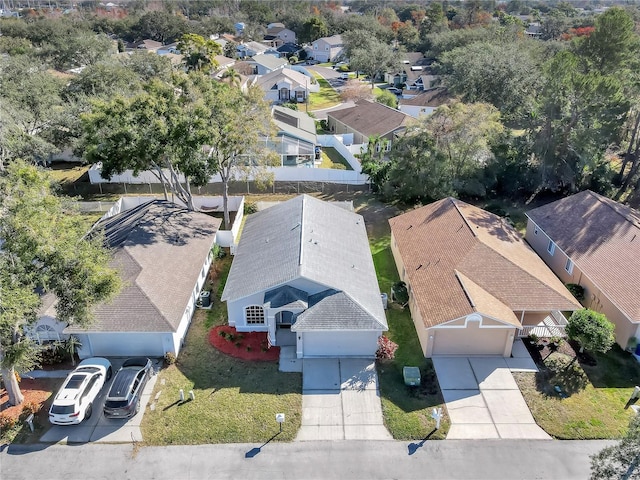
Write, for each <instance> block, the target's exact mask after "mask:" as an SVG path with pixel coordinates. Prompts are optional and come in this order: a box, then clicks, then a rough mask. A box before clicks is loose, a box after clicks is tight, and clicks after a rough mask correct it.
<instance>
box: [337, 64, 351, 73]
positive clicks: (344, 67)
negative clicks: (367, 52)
mask: <svg viewBox="0 0 640 480" xmlns="http://www.w3.org/2000/svg"><path fill="white" fill-rule="evenodd" d="M338 71H340V72H350V71H351V69H350V68H349V65H340V66H339V67H338Z"/></svg>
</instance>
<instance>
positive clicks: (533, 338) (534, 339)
mask: <svg viewBox="0 0 640 480" xmlns="http://www.w3.org/2000/svg"><path fill="white" fill-rule="evenodd" d="M538 340H540V337H538V335H536V334H535V333H530V334H529V341H530V342H531V343H538Z"/></svg>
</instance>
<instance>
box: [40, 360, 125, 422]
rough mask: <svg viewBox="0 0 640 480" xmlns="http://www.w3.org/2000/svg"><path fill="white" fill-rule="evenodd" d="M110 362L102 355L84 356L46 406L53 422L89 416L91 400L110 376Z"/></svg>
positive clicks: (76, 419)
mask: <svg viewBox="0 0 640 480" xmlns="http://www.w3.org/2000/svg"><path fill="white" fill-rule="evenodd" d="M112 372H113V370H112V368H111V362H109V360H107V359H106V358H100V357H93V358H87V359H86V360H83V361H82V362H80V363H79V364H78V368H76V369H75V370H74V371H73V372H71V373H70V374H69V375H68V376H67V378H66V379H65V381H64V383H63V384H62V387H61V388H60V390H59V391H58V393H57V394H56V396H55V398H54V400H53V403H52V404H51V408H50V409H49V421H50V422H51V423H53V424H55V425H74V424H78V423H80V422H82V421H83V420H84V419H85V418H89V417H90V416H91V412H92V411H93V401H94V400H95V398H96V397H97V396H98V394H99V393H100V390H102V387H103V386H104V383H105V382H106V381H108V380H109V379H110V378H111V374H112Z"/></svg>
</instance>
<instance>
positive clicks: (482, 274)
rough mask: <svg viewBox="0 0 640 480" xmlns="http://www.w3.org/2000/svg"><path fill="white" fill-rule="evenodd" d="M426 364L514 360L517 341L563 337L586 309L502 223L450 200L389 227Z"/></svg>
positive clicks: (405, 216)
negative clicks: (442, 358)
mask: <svg viewBox="0 0 640 480" xmlns="http://www.w3.org/2000/svg"><path fill="white" fill-rule="evenodd" d="M389 223H390V225H391V251H392V252H393V257H394V259H395V262H396V267H397V269H398V273H399V275H400V278H401V280H402V281H404V282H405V283H406V285H407V289H408V292H409V309H410V310H411V316H412V318H413V322H414V324H415V327H416V331H417V333H418V337H419V339H420V344H421V346H422V349H423V351H424V353H425V356H427V357H431V356H433V355H503V356H505V357H507V356H510V355H511V348H512V346H513V341H514V338H516V337H518V336H526V335H528V334H529V333H530V332H531V331H533V332H534V333H536V334H543V335H544V334H546V335H549V336H551V335H560V334H562V332H563V329H564V327H563V325H564V324H566V319H565V318H564V317H563V316H562V314H561V313H560V312H561V311H572V310H578V309H580V308H581V306H580V304H579V303H578V302H577V301H576V299H575V298H573V296H572V295H571V294H570V293H569V291H568V290H567V289H566V287H565V286H564V285H563V283H562V282H561V281H560V280H559V279H558V278H557V277H556V276H555V274H554V273H553V272H552V271H551V270H550V269H549V268H548V267H547V266H546V265H545V264H544V262H543V261H541V259H540V258H539V257H538V255H536V253H535V252H534V251H533V250H532V249H531V248H530V247H529V246H528V245H527V244H526V243H525V242H524V240H523V239H522V238H521V237H520V235H519V234H518V232H516V230H515V229H514V228H513V227H512V226H511V225H510V224H509V223H508V222H507V221H506V220H505V219H502V218H500V217H498V216H496V215H494V214H492V213H489V212H487V211H485V210H482V209H480V208H477V207H474V206H472V205H469V204H467V203H464V202H462V201H460V200H456V199H453V198H445V199H443V200H440V201H438V202H435V203H432V204H429V205H426V206H424V207H421V208H418V209H416V210H412V211H410V212H407V213H404V214H402V215H399V216H397V217H394V218H392V219H390V220H389Z"/></svg>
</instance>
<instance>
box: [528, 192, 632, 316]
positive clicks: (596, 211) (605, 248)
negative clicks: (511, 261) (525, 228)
mask: <svg viewBox="0 0 640 480" xmlns="http://www.w3.org/2000/svg"><path fill="white" fill-rule="evenodd" d="M527 216H528V217H529V218H530V219H531V220H532V221H533V222H534V223H535V224H536V225H538V227H540V229H542V231H544V233H545V234H546V235H547V236H548V237H549V238H551V240H553V241H554V243H555V244H556V245H557V246H558V247H559V248H560V249H561V250H562V251H563V252H564V253H566V254H567V255H568V256H569V258H571V260H572V261H573V262H574V264H575V265H576V266H577V267H578V268H579V269H580V271H581V272H583V273H584V274H585V275H586V276H587V277H589V279H590V280H591V281H592V282H593V283H595V284H596V285H597V287H598V288H599V289H601V290H602V291H603V292H604V293H605V294H606V295H607V297H609V299H610V300H611V301H612V302H613V303H614V304H615V305H617V307H618V308H620V309H621V310H622V311H623V312H624V313H625V315H627V317H629V319H630V320H632V321H635V322H638V321H640V293H639V292H638V286H640V212H638V211H637V210H634V209H633V208H630V207H627V206H625V205H622V204H620V203H617V202H615V201H613V200H611V199H609V198H606V197H603V196H602V195H598V194H597V193H594V192H592V191H589V190H585V191H584V192H580V193H576V194H575V195H571V196H570V197H567V198H563V199H561V200H558V201H556V202H553V203H549V204H547V205H544V206H542V207H538V208H535V209H533V210H530V211H529V212H527ZM622 279H623V280H622Z"/></svg>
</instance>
